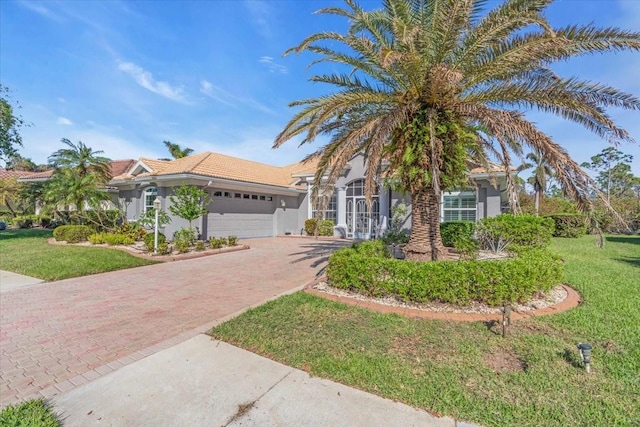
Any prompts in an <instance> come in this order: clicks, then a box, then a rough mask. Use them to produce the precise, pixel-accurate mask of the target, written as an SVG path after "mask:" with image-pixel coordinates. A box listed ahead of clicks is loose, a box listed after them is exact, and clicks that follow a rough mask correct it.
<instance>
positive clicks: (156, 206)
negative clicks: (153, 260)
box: [153, 197, 160, 254]
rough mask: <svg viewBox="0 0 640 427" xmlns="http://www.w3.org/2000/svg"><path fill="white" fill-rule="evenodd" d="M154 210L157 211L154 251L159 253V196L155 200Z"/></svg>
mask: <svg viewBox="0 0 640 427" xmlns="http://www.w3.org/2000/svg"><path fill="white" fill-rule="evenodd" d="M153 210H154V211H155V214H156V223H155V227H154V234H153V253H154V254H157V253H158V212H159V211H160V199H158V198H157V197H156V199H155V200H154V201H153Z"/></svg>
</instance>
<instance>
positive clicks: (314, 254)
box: [290, 240, 353, 277]
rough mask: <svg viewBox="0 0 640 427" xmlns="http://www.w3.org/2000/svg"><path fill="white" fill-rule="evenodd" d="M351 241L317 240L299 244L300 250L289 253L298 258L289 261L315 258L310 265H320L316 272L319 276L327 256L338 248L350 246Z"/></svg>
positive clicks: (321, 273) (294, 262)
mask: <svg viewBox="0 0 640 427" xmlns="http://www.w3.org/2000/svg"><path fill="white" fill-rule="evenodd" d="M352 243H353V242H352V241H351V240H318V241H317V242H314V243H308V244H306V245H303V246H301V248H302V250H301V251H300V252H294V253H292V254H290V255H291V256H298V258H297V259H295V260H293V261H291V263H292V264H296V263H299V262H303V261H307V260H315V261H314V262H313V263H312V264H311V266H312V267H314V268H315V267H319V266H322V268H321V269H320V270H319V271H318V272H317V273H316V277H320V276H322V275H323V274H324V271H325V270H326V268H327V265H326V264H327V261H328V260H329V256H331V254H332V253H333V252H334V251H336V250H338V249H341V248H346V247H349V246H351V244H352Z"/></svg>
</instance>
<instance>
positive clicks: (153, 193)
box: [142, 187, 158, 212]
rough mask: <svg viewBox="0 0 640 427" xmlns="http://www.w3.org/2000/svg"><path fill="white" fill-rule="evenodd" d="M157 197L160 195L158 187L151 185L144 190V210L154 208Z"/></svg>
mask: <svg viewBox="0 0 640 427" xmlns="http://www.w3.org/2000/svg"><path fill="white" fill-rule="evenodd" d="M156 197H158V189H157V188H156V187H149V188H147V189H145V190H144V193H143V197H142V198H143V200H144V206H143V212H147V211H149V210H151V209H153V201H154V200H155V199H156Z"/></svg>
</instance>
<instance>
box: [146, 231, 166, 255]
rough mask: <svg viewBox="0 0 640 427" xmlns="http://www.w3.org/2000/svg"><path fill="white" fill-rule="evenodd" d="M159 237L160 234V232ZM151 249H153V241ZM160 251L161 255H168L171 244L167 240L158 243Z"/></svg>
mask: <svg viewBox="0 0 640 427" xmlns="http://www.w3.org/2000/svg"><path fill="white" fill-rule="evenodd" d="M158 237H160V235H159V234H158ZM151 250H152V251H153V241H152V242H151ZM158 253H159V254H160V255H168V254H170V253H171V246H169V244H168V243H167V242H162V243H158Z"/></svg>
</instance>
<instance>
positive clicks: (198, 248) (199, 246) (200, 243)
mask: <svg viewBox="0 0 640 427" xmlns="http://www.w3.org/2000/svg"><path fill="white" fill-rule="evenodd" d="M195 250H196V251H198V252H202V251H204V242H203V241H202V240H198V241H197V242H196V246H195Z"/></svg>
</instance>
